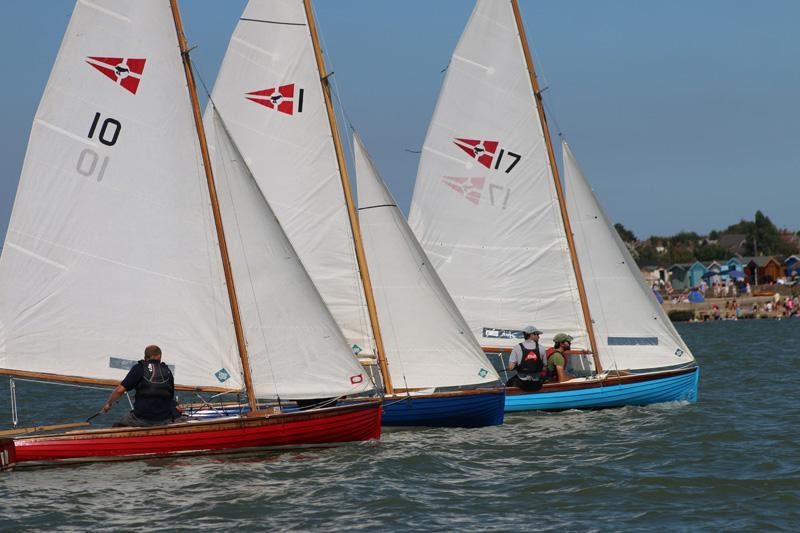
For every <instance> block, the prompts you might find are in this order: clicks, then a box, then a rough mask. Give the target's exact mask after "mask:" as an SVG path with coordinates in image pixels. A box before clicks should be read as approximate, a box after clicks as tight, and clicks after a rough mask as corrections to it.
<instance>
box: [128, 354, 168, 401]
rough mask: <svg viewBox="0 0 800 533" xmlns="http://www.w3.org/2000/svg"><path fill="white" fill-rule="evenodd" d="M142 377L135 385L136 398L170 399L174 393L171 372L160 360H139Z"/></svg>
mask: <svg viewBox="0 0 800 533" xmlns="http://www.w3.org/2000/svg"><path fill="white" fill-rule="evenodd" d="M138 364H140V365H142V379H141V380H140V381H139V384H138V385H136V399H140V398H152V399H163V400H171V399H172V396H173V394H174V392H175V391H174V386H173V385H172V372H170V370H169V367H168V366H167V365H165V364H164V363H162V362H161V361H145V360H140V361H139V363H138Z"/></svg>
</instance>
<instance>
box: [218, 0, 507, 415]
mask: <svg viewBox="0 0 800 533" xmlns="http://www.w3.org/2000/svg"><path fill="white" fill-rule="evenodd" d="M328 83H329V74H328V73H327V72H326V70H325V64H324V61H323V56H322V51H321V49H320V47H319V43H318V39H317V32H316V28H315V26H314V18H313V13H312V9H311V6H310V4H309V2H307V1H306V2H304V1H303V0H280V1H268V0H251V1H250V2H248V4H247V7H246V8H245V11H244V13H243V15H242V17H241V19H240V21H239V23H238V25H237V27H236V29H235V31H234V33H233V36H232V38H231V40H230V44H229V46H228V50H227V52H226V54H225V58H224V60H223V63H222V66H221V68H220V72H219V75H218V76H217V80H216V83H215V85H214V90H213V92H212V95H211V100H212V101H213V103H214V108H215V109H217V110H218V112H219V114H220V116H221V117H222V118H223V120H224V121H225V125H226V127H227V128H228V130H229V131H230V134H231V138H232V139H233V141H234V142H235V143H236V146H237V147H238V148H239V149H240V150H241V153H242V155H243V158H244V160H245V161H246V162H247V166H248V168H249V169H250V171H252V173H253V176H254V177H255V179H256V181H257V182H258V186H259V187H260V190H261V192H262V193H263V195H264V197H265V198H266V199H267V200H268V201H269V202H270V205H272V206H273V208H274V210H275V215H276V216H277V218H278V220H279V221H280V223H281V226H282V227H283V228H284V230H285V231H286V234H287V236H288V237H289V240H290V241H291V242H292V244H293V245H294V246H295V248H296V250H297V253H298V255H299V257H300V259H301V261H302V262H303V265H304V266H305V268H306V269H307V270H308V273H309V275H310V276H311V279H312V280H314V282H315V284H316V286H317V288H318V289H319V291H320V294H321V295H322V298H323V300H324V301H325V303H326V304H327V306H328V308H329V309H330V310H331V313H332V314H333V316H334V318H335V319H336V322H337V323H338V325H339V327H340V329H341V331H342V332H343V334H344V336H345V337H346V338H347V339H348V342H349V343H350V345H351V347H352V349H353V352H355V353H357V354H358V355H359V357H361V358H362V359H363V360H364V361H365V362H367V361H369V362H370V363H368V364H369V365H370V370H371V371H372V370H376V369H375V367H374V362H375V361H376V360H377V366H378V367H380V371H379V372H377V371H376V372H374V375H375V376H376V380H377V381H379V382H381V385H382V387H383V390H384V393H385V394H386V397H385V403H384V406H385V407H384V419H383V422H384V425H411V426H484V425H493V424H499V423H501V422H502V404H503V402H502V397H503V390H502V388H497V387H495V388H493V389H482V390H470V391H457V390H447V391H442V390H433V389H442V388H444V387H445V386H444V385H442V382H444V381H447V384H446V385H447V388H448V389H450V388H453V387H455V386H459V385H471V384H480V383H490V382H492V381H497V379H498V376H497V374H496V373H495V371H494V370H493V369H492V368H491V366H490V365H488V364H484V365H483V366H485V367H486V368H483V370H484V373H483V374H482V375H481V374H478V372H480V369H475V376H474V378H470V379H469V380H465V381H459V380H458V379H455V376H456V375H457V374H458V372H455V371H454V370H457V368H453V367H451V368H450V369H448V371H447V372H445V374H444V375H442V373H441V372H438V373H437V369H436V368H434V367H437V364H438V363H441V362H442V361H438V362H437V361H436V360H435V359H431V360H430V361H429V363H430V365H431V367H432V369H433V370H432V371H431V372H430V373H429V375H428V376H427V377H426V378H425V379H424V380H422V381H420V382H419V383H416V384H415V383H414V381H413V379H412V380H409V381H408V384H407V385H406V384H404V385H403V387H402V388H400V387H397V389H395V387H396V384H393V377H394V376H395V375H396V374H397V375H402V372H400V371H399V369H395V367H394V366H392V365H398V366H399V365H401V364H402V363H401V362H400V360H399V359H398V360H389V359H388V358H387V357H386V353H387V350H385V349H384V346H383V338H382V336H381V327H380V325H379V324H380V323H383V322H385V323H386V324H388V326H387V327H390V328H394V327H398V328H400V327H404V324H401V323H400V322H395V321H394V320H393V317H392V315H391V314H390V313H391V312H392V311H391V310H389V309H384V310H381V309H376V305H375V302H374V298H373V294H372V285H371V280H370V275H369V265H371V264H372V259H370V262H369V265H368V263H367V260H366V257H365V254H364V250H363V248H362V243H361V235H360V228H359V223H358V219H357V216H356V209H355V205H354V202H353V199H352V195H351V193H350V183H349V178H348V175H347V168H346V165H345V161H344V156H343V151H342V146H341V141H340V138H339V132H338V130H337V127H336V119H335V113H334V108H333V102H332V99H331V93H330V87H329V85H328ZM205 120H206V127H207V128H208V129H209V131H211V130H213V129H214V128H215V126H214V124H213V123H212V122H211V121H210V120H209V114H208V113H207V114H206V119H205ZM396 333H397V331H393V332H392V335H395V334H396ZM451 349H452V350H453V351H454V352H455V353H456V354H457V355H455V357H465V359H464V360H462V361H461V362H464V361H466V363H465V364H466V365H467V366H468V367H469V368H472V366H473V363H474V358H473V356H472V355H469V354H465V353H464V352H461V351H459V349H460V345H458V344H456V345H454V346H452V347H451ZM428 353H429V354H431V357H435V355H433V354H432V353H431V352H430V351H429V352H428ZM448 360H450V359H448ZM439 366H441V365H439ZM448 374H449V375H448ZM437 375H439V378H438V379H437V378H435V377H434V376H437ZM406 377H408V375H406ZM420 389H424V390H420Z"/></svg>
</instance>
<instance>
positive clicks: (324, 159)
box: [212, 0, 373, 353]
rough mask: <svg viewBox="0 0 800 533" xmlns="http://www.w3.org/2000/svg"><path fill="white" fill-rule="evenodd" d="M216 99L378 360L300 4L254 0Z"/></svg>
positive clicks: (358, 340) (336, 309) (356, 338)
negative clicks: (374, 351) (374, 350)
mask: <svg viewBox="0 0 800 533" xmlns="http://www.w3.org/2000/svg"><path fill="white" fill-rule="evenodd" d="M212 99H213V101H214V103H215V105H216V106H217V108H218V109H219V111H220V114H221V115H222V116H223V117H225V123H226V125H227V127H228V129H229V131H230V133H231V137H232V138H233V140H234V141H235V143H236V146H237V147H238V149H239V150H240V151H241V153H242V155H243V156H244V158H245V160H246V161H247V165H248V167H249V168H250V170H251V171H252V173H253V175H254V176H255V178H256V181H257V182H258V184H259V186H260V187H261V190H262V191H263V192H264V195H265V196H266V198H267V199H268V200H269V202H270V205H271V206H272V209H273V210H274V211H275V214H276V215H277V216H278V220H280V222H281V225H282V226H283V229H284V231H285V232H286V234H287V235H288V237H289V240H290V241H291V242H292V245H293V246H294V248H295V250H297V253H298V254H299V255H300V259H301V260H302V261H303V265H304V266H305V268H306V270H307V271H308V273H309V274H310V275H311V279H313V280H314V283H315V284H316V285H317V288H318V289H319V291H320V293H321V294H322V298H323V299H324V300H325V303H326V304H327V306H328V307H329V308H330V310H331V313H333V316H334V318H335V319H336V321H337V323H338V324H339V326H340V327H341V329H342V331H343V333H344V335H345V337H346V338H347V339H348V341H349V342H350V344H351V345H357V346H359V347H360V348H361V349H363V350H364V352H365V353H373V348H372V346H373V341H372V338H371V337H372V333H371V331H372V330H371V327H370V324H369V315H368V313H367V310H366V303H365V301H364V294H363V289H362V286H361V279H360V278H359V275H358V268H357V262H356V257H355V249H354V246H353V234H352V230H351V228H350V223H349V221H348V218H347V210H346V204H345V198H344V194H343V191H342V185H341V177H340V174H339V166H338V163H337V159H336V152H335V149H334V144H333V139H332V135H331V127H330V123H329V121H328V116H327V111H326V107H325V102H324V99H323V94H322V87H321V84H320V75H319V71H318V70H317V64H316V59H315V56H314V48H313V43H312V40H311V34H310V32H309V26H308V21H307V20H306V15H305V11H304V8H303V2H302V1H301V0H282V1H269V0H251V1H250V2H249V3H248V5H247V7H246V9H245V11H244V14H243V15H242V18H241V20H240V21H239V24H238V25H237V27H236V30H235V31H234V33H233V37H232V38H231V41H230V44H229V45H228V50H227V52H226V54H225V59H224V60H223V62H222V67H221V69H220V72H219V75H218V76H217V81H216V84H215V85H214V91H213V95H212Z"/></svg>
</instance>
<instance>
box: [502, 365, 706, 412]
mask: <svg viewBox="0 0 800 533" xmlns="http://www.w3.org/2000/svg"><path fill="white" fill-rule="evenodd" d="M699 377H700V369H699V368H698V367H696V366H695V367H690V368H685V369H680V370H675V371H673V372H658V373H656V374H655V375H648V374H641V375H631V376H624V377H622V376H621V377H618V378H608V379H597V378H595V379H592V378H587V379H584V380H581V379H576V380H571V381H569V382H565V383H560V384H559V383H552V384H546V385H544V386H543V387H542V388H541V389H540V390H539V391H537V392H535V393H526V392H524V391H522V390H520V389H508V392H507V395H506V401H505V410H506V412H513V411H533V410H539V411H563V410H567V409H604V408H609V407H622V406H626V405H649V404H654V403H664V402H689V403H694V402H696V401H697V382H698V379H699Z"/></svg>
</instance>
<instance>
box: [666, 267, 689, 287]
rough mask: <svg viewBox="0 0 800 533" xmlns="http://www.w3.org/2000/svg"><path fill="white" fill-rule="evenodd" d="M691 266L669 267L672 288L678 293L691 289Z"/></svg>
mask: <svg viewBox="0 0 800 533" xmlns="http://www.w3.org/2000/svg"><path fill="white" fill-rule="evenodd" d="M689 266H690V265H688V264H674V265H672V266H671V267H669V269H668V272H669V280H670V283H671V284H672V288H673V289H675V290H676V291H682V290H683V289H688V288H689V275H688V273H689Z"/></svg>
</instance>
